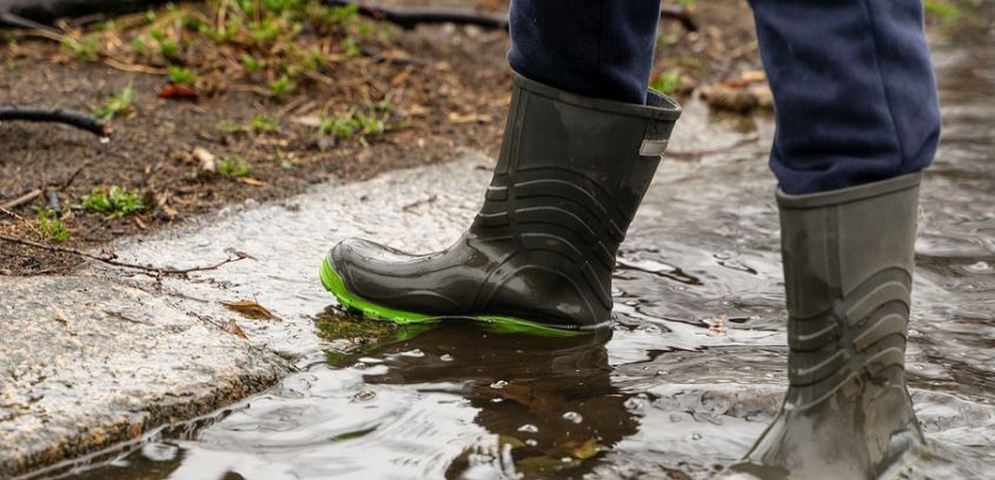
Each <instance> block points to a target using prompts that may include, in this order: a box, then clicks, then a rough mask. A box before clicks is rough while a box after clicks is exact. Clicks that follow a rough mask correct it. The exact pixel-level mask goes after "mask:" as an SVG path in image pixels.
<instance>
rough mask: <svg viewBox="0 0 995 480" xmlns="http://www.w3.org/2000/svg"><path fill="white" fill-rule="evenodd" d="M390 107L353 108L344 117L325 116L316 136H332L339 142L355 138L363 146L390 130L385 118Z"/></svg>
mask: <svg viewBox="0 0 995 480" xmlns="http://www.w3.org/2000/svg"><path fill="white" fill-rule="evenodd" d="M389 108H390V106H389V105H388V104H386V103H384V104H381V105H377V106H375V107H372V108H370V107H368V108H363V109H359V108H353V109H352V110H350V111H349V112H348V113H346V114H345V115H340V116H326V117H323V118H322V119H321V124H320V125H318V134H320V135H332V136H334V137H335V138H338V139H340V140H342V139H346V138H349V137H353V136H355V137H357V138H358V139H359V142H360V143H362V144H363V145H364V146H366V145H369V142H370V140H371V139H378V138H380V137H381V136H383V134H384V133H385V132H386V131H387V130H388V129H389V128H390V125H389V124H388V123H387V118H388V117H389V114H390V112H389V111H388V110H389Z"/></svg>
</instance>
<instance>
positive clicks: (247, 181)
mask: <svg viewBox="0 0 995 480" xmlns="http://www.w3.org/2000/svg"><path fill="white" fill-rule="evenodd" d="M238 181H239V182H242V183H244V184H246V185H252V186H253V187H265V186H266V182H264V181H262V180H259V179H256V178H252V177H238Z"/></svg>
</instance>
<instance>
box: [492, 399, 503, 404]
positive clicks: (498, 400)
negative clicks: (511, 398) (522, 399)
mask: <svg viewBox="0 0 995 480" xmlns="http://www.w3.org/2000/svg"><path fill="white" fill-rule="evenodd" d="M503 401H504V399H503V398H492V399H491V403H501V402H503Z"/></svg>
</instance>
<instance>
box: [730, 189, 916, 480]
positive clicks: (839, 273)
mask: <svg viewBox="0 0 995 480" xmlns="http://www.w3.org/2000/svg"><path fill="white" fill-rule="evenodd" d="M919 177H920V175H919V174H918V173H916V174H911V175H905V176H901V177H897V178H894V179H891V180H886V181H881V182H876V183H871V184H866V185H861V186H857V187H851V188H846V189H842V190H836V191H832V192H826V193H817V194H811V195H797V196H793V195H786V194H783V193H781V192H779V193H778V196H777V201H778V204H779V206H780V213H781V247H782V255H783V261H784V283H785V288H786V291H787V304H788V316H789V320H788V322H789V323H788V344H789V347H790V351H789V354H788V379H789V383H790V386H789V388H788V393H787V397H786V398H785V400H784V405H783V407H782V408H781V411H780V413H779V414H778V415H777V417H776V418H775V420H774V423H773V424H772V425H771V426H770V427H769V428H768V429H767V431H766V432H764V434H763V436H762V437H761V438H760V440H759V441H757V443H756V445H754V447H753V449H752V450H751V451H750V453H749V454H748V455H747V457H748V460H749V461H751V462H753V463H755V464H762V465H765V466H767V467H775V468H777V469H779V470H782V472H783V471H784V470H787V471H788V472H790V473H791V478H805V479H822V478H827V479H835V480H842V479H864V478H879V476H880V475H882V473H884V472H885V471H888V470H889V469H895V468H899V467H900V464H901V463H902V462H904V461H905V460H906V459H907V458H911V457H910V456H907V454H912V453H915V452H916V451H917V450H918V449H919V447H921V446H923V445H924V439H923V435H922V431H921V430H920V427H919V422H918V421H917V420H916V416H915V412H914V411H913V409H912V400H911V398H910V397H909V394H908V391H907V390H906V387H905V345H906V340H907V332H908V319H909V305H910V293H911V288H912V268H913V257H914V253H915V251H914V241H915V229H916V216H917V205H918V195H919ZM784 473H787V472H784ZM767 476H770V475H767Z"/></svg>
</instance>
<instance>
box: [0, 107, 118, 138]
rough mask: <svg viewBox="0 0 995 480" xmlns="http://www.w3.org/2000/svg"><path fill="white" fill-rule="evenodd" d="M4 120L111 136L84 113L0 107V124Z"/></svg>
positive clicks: (50, 109) (99, 123)
mask: <svg viewBox="0 0 995 480" xmlns="http://www.w3.org/2000/svg"><path fill="white" fill-rule="evenodd" d="M5 120H23V121H25V122H58V123H64V124H66V125H71V126H74V127H76V128H79V129H82V130H86V131H88V132H90V133H92V134H94V135H97V136H100V137H106V136H108V135H110V134H111V131H110V128H108V127H107V125H104V124H103V123H101V122H100V121H99V120H97V119H95V118H93V117H90V116H88V115H86V114H84V113H79V112H74V111H71V110H64V109H61V108H38V107H22V106H13V107H0V122H2V121H5Z"/></svg>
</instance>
